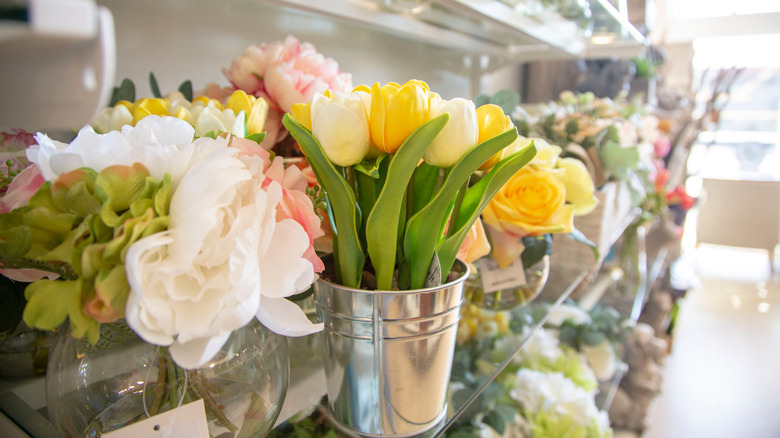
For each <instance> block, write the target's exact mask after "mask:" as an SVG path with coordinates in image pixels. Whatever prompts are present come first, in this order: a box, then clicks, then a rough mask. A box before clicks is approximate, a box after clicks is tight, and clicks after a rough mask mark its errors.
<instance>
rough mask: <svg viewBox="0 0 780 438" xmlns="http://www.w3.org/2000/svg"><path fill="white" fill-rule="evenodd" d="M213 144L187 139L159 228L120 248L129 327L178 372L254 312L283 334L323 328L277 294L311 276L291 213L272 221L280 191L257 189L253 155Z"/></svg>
mask: <svg viewBox="0 0 780 438" xmlns="http://www.w3.org/2000/svg"><path fill="white" fill-rule="evenodd" d="M214 143H219V142H218V140H212V139H208V138H203V139H199V140H197V141H196V142H195V151H194V155H195V156H196V157H199V158H200V159H198V160H193V161H194V162H193V163H192V165H191V167H190V168H189V169H187V172H186V174H185V175H184V177H183V178H182V179H181V181H180V183H179V186H178V187H177V189H176V190H175V191H174V193H173V198H172V199H171V205H170V218H171V221H170V225H169V227H168V230H167V231H165V232H162V233H157V234H153V235H151V236H149V237H146V238H144V239H141V240H139V241H138V242H136V243H135V244H134V245H132V246H131V247H130V250H129V251H128V253H127V262H126V266H127V276H128V282H129V283H130V287H131V292H130V296H129V297H128V301H127V308H126V318H127V322H128V325H129V326H130V327H131V328H132V329H133V330H134V331H135V332H136V333H137V334H138V335H139V336H140V337H141V338H143V339H144V340H146V341H147V342H150V343H153V344H157V345H169V346H170V352H171V355H172V357H173V359H174V360H175V361H176V363H178V364H179V365H181V366H182V367H184V368H194V367H197V366H200V365H202V364H203V363H205V362H207V361H209V360H210V359H211V358H212V357H213V355H214V354H216V352H217V351H219V349H220V347H221V346H222V345H223V344H224V343H225V341H226V340H227V338H228V336H229V335H230V333H231V332H232V331H233V330H236V329H238V328H240V327H242V326H244V325H245V324H247V323H248V322H249V321H250V320H251V319H252V318H254V317H257V318H258V319H259V320H260V321H261V322H262V323H263V324H264V325H266V327H268V328H270V329H271V330H273V331H276V332H277V333H281V334H285V335H292V336H300V335H306V334H310V333H314V332H316V331H319V330H321V328H322V325H321V324H312V323H311V322H309V320H308V318H306V316H305V314H304V313H303V311H302V310H301V309H300V308H299V307H298V306H296V305H295V304H293V303H291V302H289V301H287V300H285V299H284V297H287V296H290V295H292V294H295V293H298V292H301V291H303V290H305V289H306V288H308V287H309V286H310V285H311V283H313V282H314V280H315V279H316V277H315V274H314V270H313V267H312V264H311V262H309V261H308V260H306V258H304V253H305V252H306V250H307V249H308V247H309V238H308V234H307V233H306V231H305V230H304V229H303V227H302V226H301V225H300V224H298V223H297V222H296V221H294V220H292V219H285V220H281V221H279V222H276V206H277V204H278V203H279V201H280V200H281V198H282V187H281V186H280V185H279V184H278V183H277V182H271V183H270V184H267V187H265V188H263V187H262V186H263V181H264V179H265V177H264V176H263V174H262V171H263V161H262V159H261V158H259V157H246V156H242V157H238V156H237V154H238V150H236V149H233V148H226V147H220V148H216V149H215V148H213V147H212V144H214ZM202 152H206V153H205V154H204V153H202Z"/></svg>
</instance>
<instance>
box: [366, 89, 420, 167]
mask: <svg viewBox="0 0 780 438" xmlns="http://www.w3.org/2000/svg"><path fill="white" fill-rule="evenodd" d="M430 99H431V92H430V88H429V87H428V84H426V83H425V82H422V81H417V80H411V81H408V82H406V83H405V84H403V85H398V84H396V83H393V82H391V83H388V84H386V85H383V86H380V85H379V83H375V84H374V85H373V86H372V87H371V112H370V117H369V123H370V129H371V140H372V141H373V143H374V145H375V146H376V147H377V148H379V149H381V150H382V151H384V152H387V153H394V152H395V151H396V150H398V148H399V147H400V146H401V144H402V143H403V142H404V141H405V140H406V139H407V138H408V137H409V136H410V135H411V134H412V133H413V132H414V131H415V130H416V129H417V128H418V127H420V125H422V124H423V123H425V122H427V121H428V119H429V117H430Z"/></svg>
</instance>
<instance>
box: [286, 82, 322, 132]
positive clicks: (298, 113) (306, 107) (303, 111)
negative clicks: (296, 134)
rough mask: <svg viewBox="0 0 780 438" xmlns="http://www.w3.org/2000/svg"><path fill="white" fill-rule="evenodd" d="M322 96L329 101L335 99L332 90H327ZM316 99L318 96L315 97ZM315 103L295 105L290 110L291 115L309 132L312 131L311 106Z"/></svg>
mask: <svg viewBox="0 0 780 438" xmlns="http://www.w3.org/2000/svg"><path fill="white" fill-rule="evenodd" d="M322 95H323V96H325V97H327V98H328V99H332V98H333V92H331V91H330V90H325V92H324V93H323V94H322ZM314 97H317V96H316V95H315V96H314ZM313 101H314V99H312V100H311V101H309V102H306V103H294V104H293V106H292V108H291V109H290V115H291V116H292V118H293V119H295V120H297V121H298V123H300V124H301V125H303V126H305V127H306V129H308V130H309V131H311V104H312V102H313Z"/></svg>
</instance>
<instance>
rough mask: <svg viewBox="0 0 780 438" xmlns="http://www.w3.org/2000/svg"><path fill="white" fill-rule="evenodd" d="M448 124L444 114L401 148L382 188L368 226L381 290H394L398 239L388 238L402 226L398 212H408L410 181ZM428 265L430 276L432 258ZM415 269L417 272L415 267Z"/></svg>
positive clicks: (392, 159) (368, 246)
mask: <svg viewBox="0 0 780 438" xmlns="http://www.w3.org/2000/svg"><path fill="white" fill-rule="evenodd" d="M448 121H449V114H446V113H445V114H442V115H440V116H438V117H436V118H434V119H431V120H429V121H428V122H426V123H424V124H423V125H421V126H420V127H419V128H417V130H415V131H414V132H413V133H412V135H410V136H409V137H408V138H407V139H406V140H405V141H404V142H403V144H401V147H399V148H398V150H397V151H396V152H395V154H394V155H393V157H392V158H391V159H390V166H389V167H388V169H387V180H386V184H385V185H384V187H382V191H381V192H380V193H379V197H378V198H377V200H376V204H374V208H373V209H372V210H371V213H369V215H368V220H367V222H366V243H367V244H366V247H367V249H368V254H369V257H370V258H371V263H372V265H373V266H374V271H375V273H376V281H377V288H378V289H379V290H390V289H391V288H392V284H393V272H394V271H395V265H396V252H397V250H398V248H397V245H396V244H395V240H396V239H393V240H392V241H390V238H391V237H392V236H388V232H392V231H394V230H398V228H399V224H401V222H400V218H399V212H401V211H403V212H405V211H406V209H405V208H404V207H403V205H404V194H405V193H406V189H407V187H408V181H409V180H410V179H411V178H412V174H413V173H414V171H415V169H417V165H418V164H419V162H420V159H421V158H422V156H423V154H425V151H426V150H427V149H428V146H429V145H430V144H431V142H432V141H433V139H434V138H435V137H436V136H437V135H438V134H439V132H441V130H442V129H444V126H445V125H446V124H447V122H448ZM431 255H433V254H431ZM426 262H427V264H426V266H425V273H426V274H427V272H428V266H429V265H430V262H431V258H430V257H429V258H428V260H427V261H426ZM412 266H413V267H412V269H414V265H412ZM424 280H425V279H424V278H423V281H424ZM419 287H421V286H418V288H419Z"/></svg>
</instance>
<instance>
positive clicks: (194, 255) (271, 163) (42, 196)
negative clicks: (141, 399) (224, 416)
mask: <svg viewBox="0 0 780 438" xmlns="http://www.w3.org/2000/svg"><path fill="white" fill-rule="evenodd" d="M142 107H144V105H143V104H139V105H138V107H137V109H138V110H139V111H141V108H142ZM35 140H36V141H37V144H34V145H32V146H29V147H28V148H27V150H26V155H27V158H28V159H29V161H30V162H31V163H33V164H32V165H31V166H30V167H27V168H26V169H25V170H24V171H22V172H21V173H20V174H19V175H17V176H16V177H15V178H14V181H13V182H12V183H11V186H10V187H9V190H8V192H7V193H6V194H5V196H4V197H3V201H5V200H6V199H11V198H13V199H15V202H14V203H13V205H12V206H11V207H10V208H9V209H8V210H4V211H3V212H2V213H3V214H2V215H0V266H1V267H2V268H4V271H3V274H4V275H6V276H8V277H9V278H15V276H16V275H18V274H25V275H27V277H26V278H25V279H23V281H31V283H30V284H29V285H28V286H27V288H26V290H25V295H26V298H27V300H28V302H27V305H26V307H25V309H24V315H23V316H24V321H25V322H26V323H27V324H28V325H30V326H31V327H36V328H40V329H53V328H57V327H58V326H60V325H61V324H62V323H63V322H64V321H65V320H66V319H67V320H69V321H70V326H71V329H72V332H73V335H74V336H75V337H78V338H84V339H86V340H88V341H89V342H91V343H96V342H97V341H98V338H99V333H100V331H99V328H100V325H101V324H102V323H108V322H112V321H115V320H117V319H120V318H124V319H126V321H127V324H128V326H129V327H130V328H131V329H132V330H133V331H134V332H135V333H136V334H138V336H140V337H141V338H142V339H143V340H145V341H146V342H148V343H151V344H156V345H160V346H167V347H169V351H170V354H171V357H172V358H173V360H174V361H175V362H176V363H177V364H179V365H180V366H182V367H183V368H186V369H191V368H195V367H198V366H200V365H201V364H203V363H205V362H207V361H209V360H210V359H211V357H212V356H213V355H214V354H215V353H216V352H218V351H219V349H220V347H221V346H222V345H223V344H224V343H225V341H226V339H227V338H228V336H229V335H230V333H231V332H232V331H234V330H237V329H238V328H241V327H243V326H244V325H246V324H248V323H249V322H250V321H252V320H253V319H254V318H257V319H258V320H260V321H261V322H262V323H263V324H264V325H265V326H266V327H268V328H269V329H271V330H273V331H275V332H277V333H281V334H285V335H292V336H299V335H305V334H309V333H312V332H315V331H317V330H320V329H321V325H316V324H311V323H310V322H309V320H308V318H306V316H305V314H304V313H303V311H302V310H301V309H300V308H298V307H297V306H296V305H295V304H293V303H292V302H290V301H288V300H286V299H285V297H287V296H290V295H292V294H296V293H298V292H301V291H303V290H305V289H306V288H308V287H309V285H310V284H311V283H312V282H313V281H314V280H315V278H316V274H315V271H318V270H321V269H319V268H318V266H319V267H321V261H320V260H319V259H318V258H317V256H316V254H314V251H313V248H312V241H313V236H316V235H317V232H318V231H317V230H318V228H319V219H318V218H317V216H316V215H315V214H314V210H313V207H312V204H311V201H310V199H309V198H308V197H307V196H306V195H305V194H304V193H303V191H302V190H303V187H305V181H304V180H303V178H302V176H301V174H300V171H298V169H297V168H288V169H285V168H284V166H283V164H282V161H281V158H275V159H271V157H270V155H269V153H268V152H267V151H265V150H264V149H263V148H261V147H260V146H259V145H258V144H257V143H256V142H254V141H252V140H248V139H244V138H239V137H236V136H231V135H225V134H223V135H219V136H215V138H210V137H199V138H198V137H197V136H196V135H195V128H193V127H192V126H191V125H190V124H188V123H187V122H185V121H184V120H181V119H178V118H175V117H159V116H155V115H150V116H146V117H144V118H141V119H140V120H137V123H136V124H135V126H130V125H125V126H124V127H122V129H121V132H117V131H109V132H107V133H105V134H98V133H96V132H95V131H94V130H93V129H92V128H91V127H89V126H87V127H84V128H83V129H82V130H81V131H79V133H78V135H77V136H76V138H75V139H74V140H73V141H72V142H71V143H70V144H66V143H61V142H58V141H55V140H52V139H51V138H49V137H48V136H46V135H44V134H40V133H39V134H37V135H36V136H35ZM26 172H29V173H30V174H32V175H33V177H30V178H27V177H25V173H26ZM17 181H19V182H20V184H19V185H15V183H16V182H17ZM4 205H5V204H4ZM27 268H34V269H36V270H37V271H32V272H33V274H34V273H35V272H37V273H38V275H33V278H30V274H31V271H27V270H24V269H27ZM44 276H46V277H50V278H44Z"/></svg>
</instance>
